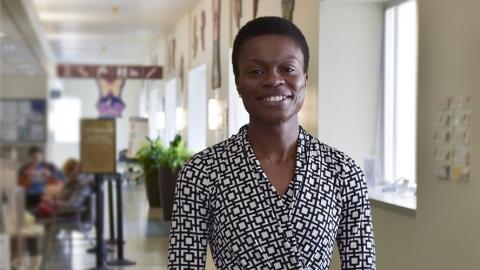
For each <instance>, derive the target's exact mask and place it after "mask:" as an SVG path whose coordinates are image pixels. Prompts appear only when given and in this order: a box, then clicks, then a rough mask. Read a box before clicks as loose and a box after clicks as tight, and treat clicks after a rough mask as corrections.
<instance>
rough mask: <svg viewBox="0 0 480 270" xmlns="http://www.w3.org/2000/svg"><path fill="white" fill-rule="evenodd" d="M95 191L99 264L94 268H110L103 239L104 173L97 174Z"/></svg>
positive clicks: (105, 269)
mask: <svg viewBox="0 0 480 270" xmlns="http://www.w3.org/2000/svg"><path fill="white" fill-rule="evenodd" d="M95 191H96V193H97V196H96V206H95V207H96V213H97V216H96V224H95V225H96V228H95V229H96V231H97V247H96V256H97V264H96V267H95V268H92V270H108V269H109V268H108V267H107V265H106V263H105V261H106V260H105V255H106V252H105V242H104V241H103V175H101V174H95Z"/></svg>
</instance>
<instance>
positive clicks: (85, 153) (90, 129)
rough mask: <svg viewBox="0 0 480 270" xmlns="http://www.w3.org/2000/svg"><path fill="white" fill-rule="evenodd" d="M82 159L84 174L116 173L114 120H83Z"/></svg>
mask: <svg viewBox="0 0 480 270" xmlns="http://www.w3.org/2000/svg"><path fill="white" fill-rule="evenodd" d="M80 132H81V143H80V158H81V164H82V172H84V173H116V149H115V148H116V140H115V136H116V132H115V120H114V119H82V122H81V131H80Z"/></svg>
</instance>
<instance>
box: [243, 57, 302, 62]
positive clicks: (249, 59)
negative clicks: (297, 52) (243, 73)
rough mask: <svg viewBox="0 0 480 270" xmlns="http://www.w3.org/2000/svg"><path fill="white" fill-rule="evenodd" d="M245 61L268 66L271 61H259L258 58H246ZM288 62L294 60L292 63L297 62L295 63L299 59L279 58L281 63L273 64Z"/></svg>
mask: <svg viewBox="0 0 480 270" xmlns="http://www.w3.org/2000/svg"><path fill="white" fill-rule="evenodd" d="M246 60H247V61H249V62H255V63H262V64H263V63H265V64H268V63H270V62H271V61H266V60H262V59H259V58H247V59H246ZM290 60H294V61H297V62H299V61H300V59H298V57H295V56H288V57H284V58H281V61H275V62H283V61H290Z"/></svg>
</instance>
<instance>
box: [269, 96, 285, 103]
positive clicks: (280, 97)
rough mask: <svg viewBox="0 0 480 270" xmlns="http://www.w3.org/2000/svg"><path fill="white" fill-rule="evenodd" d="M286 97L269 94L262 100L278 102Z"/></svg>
mask: <svg viewBox="0 0 480 270" xmlns="http://www.w3.org/2000/svg"><path fill="white" fill-rule="evenodd" d="M286 98H287V97H286V96H271V97H266V98H264V99H263V100H264V101H270V102H278V101H282V100H285V99H286Z"/></svg>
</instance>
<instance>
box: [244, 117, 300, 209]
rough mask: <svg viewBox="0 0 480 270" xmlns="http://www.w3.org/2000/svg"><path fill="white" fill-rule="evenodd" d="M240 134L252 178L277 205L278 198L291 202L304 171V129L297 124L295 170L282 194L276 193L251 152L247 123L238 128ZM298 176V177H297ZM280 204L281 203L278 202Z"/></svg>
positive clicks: (284, 201)
mask: <svg viewBox="0 0 480 270" xmlns="http://www.w3.org/2000/svg"><path fill="white" fill-rule="evenodd" d="M240 134H241V136H242V142H243V144H244V145H243V147H244V149H245V155H246V156H245V158H246V159H247V161H248V163H249V164H250V167H251V169H252V174H253V176H254V179H256V180H257V181H259V184H260V185H261V186H263V187H264V188H265V187H266V188H265V192H266V193H267V194H268V195H269V197H270V199H272V203H274V204H276V205H278V204H279V203H278V202H277V201H278V200H282V201H283V203H288V204H291V203H292V202H293V197H294V195H295V194H296V193H297V186H298V183H299V181H302V180H303V178H304V177H303V173H304V172H305V171H306V170H305V168H304V166H305V164H304V163H305V152H306V150H305V138H306V131H305V130H304V129H303V128H302V127H301V126H299V133H298V138H297V146H296V147H297V149H296V155H295V172H294V175H293V178H292V179H291V181H290V183H289V184H288V188H287V190H286V191H285V193H284V194H282V195H280V194H278V192H277V190H276V189H275V187H274V186H273V184H272V182H271V181H270V180H269V179H268V176H267V175H266V173H265V171H264V170H263V168H262V166H261V164H260V161H259V160H258V159H257V157H256V156H255V153H254V152H253V148H252V146H251V144H250V142H249V141H248V125H245V126H243V127H242V128H241V129H240ZM299 178H300V179H299ZM280 204H281V203H280Z"/></svg>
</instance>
